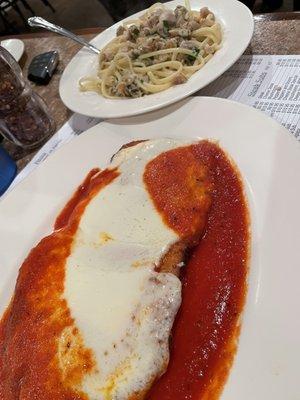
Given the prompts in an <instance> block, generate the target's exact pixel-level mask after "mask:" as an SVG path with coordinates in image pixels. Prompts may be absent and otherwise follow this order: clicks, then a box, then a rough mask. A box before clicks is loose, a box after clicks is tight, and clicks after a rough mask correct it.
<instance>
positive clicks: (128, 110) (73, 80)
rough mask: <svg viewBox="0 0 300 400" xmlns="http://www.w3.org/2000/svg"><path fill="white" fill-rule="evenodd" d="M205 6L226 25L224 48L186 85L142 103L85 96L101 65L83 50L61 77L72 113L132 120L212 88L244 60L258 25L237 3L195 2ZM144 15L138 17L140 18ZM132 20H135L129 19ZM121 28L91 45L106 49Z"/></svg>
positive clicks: (180, 0)
mask: <svg viewBox="0 0 300 400" xmlns="http://www.w3.org/2000/svg"><path fill="white" fill-rule="evenodd" d="M179 4H181V5H182V4H184V2H183V0H176V1H172V2H169V3H166V5H167V6H168V7H170V8H175V7H176V6H177V5H179ZM203 6H207V7H209V8H210V9H211V10H212V11H213V12H214V13H215V15H216V17H217V19H218V20H219V22H220V23H221V25H222V29H223V43H222V48H221V49H220V50H219V51H218V52H217V53H216V54H215V55H214V57H213V58H212V59H211V60H210V61H209V62H208V63H207V64H206V65H205V66H204V67H203V68H202V69H201V70H200V71H198V72H197V73H195V74H194V75H192V76H191V78H190V79H189V80H188V81H187V82H186V83H185V84H182V85H177V86H174V87H172V88H170V89H168V90H165V91H163V92H160V93H156V94H151V95H148V96H144V97H141V98H138V99H113V100H111V99H105V98H104V97H102V96H100V95H98V94H97V93H93V92H89V93H82V92H80V91H79V88H78V81H79V79H80V78H82V77H83V76H90V75H95V74H96V71H97V62H98V57H97V55H95V54H94V53H91V51H89V50H87V49H82V50H80V51H79V52H78V53H77V55H76V56H75V57H74V58H73V59H72V60H71V62H70V63H69V65H68V66H67V67H66V69H65V71H64V73H63V75H62V77H61V80H60V85H59V93H60V97H61V99H62V101H63V102H64V103H65V105H66V106H67V107H68V108H70V109H71V110H72V111H75V112H78V113H80V114H84V115H89V116H91V117H99V118H118V117H129V116H131V115H137V114H142V113H145V112H148V111H153V110H156V109H158V108H161V107H164V106H166V105H168V104H172V103H174V102H176V101H178V100H181V99H183V98H185V97H187V96H189V95H190V94H192V93H195V92H196V91H197V90H199V89H201V88H203V87H204V86H206V85H208V84H209V83H210V82H212V81H213V80H215V79H216V78H218V77H219V76H220V75H221V74H222V73H223V72H224V71H226V70H227V69H228V68H229V67H231V65H232V64H233V63H234V62H235V61H236V60H237V59H238V58H239V57H240V56H241V54H242V53H243V52H244V50H245V49H246V47H247V46H248V44H249V42H250V40H251V37H252V34H253V26H254V24H253V16H252V14H251V12H250V10H249V9H248V8H247V7H246V6H244V5H243V4H242V3H240V2H239V1H237V0H200V1H197V0H191V8H192V9H200V8H201V7H203ZM142 13H143V12H141V13H137V14H136V16H138V15H141V14H142ZM132 18H133V17H132V16H131V17H129V18H128V19H132ZM120 24H121V22H120V23H117V24H115V25H113V26H112V27H111V28H109V29H107V30H106V31H104V32H102V33H101V34H100V35H98V36H96V37H95V38H94V39H93V40H92V41H91V43H93V44H94V45H95V46H96V47H98V48H99V49H101V48H103V47H104V46H105V45H106V44H107V43H108V42H109V41H110V40H112V39H113V38H114V37H115V36H116V30H117V28H118V26H119V25H120Z"/></svg>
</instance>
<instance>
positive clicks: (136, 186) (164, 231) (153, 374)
mask: <svg viewBox="0 0 300 400" xmlns="http://www.w3.org/2000/svg"><path fill="white" fill-rule="evenodd" d="M224 185H225V186H224ZM247 255H248V219H247V207H246V204H245V199H244V195H243V189H242V184H241V180H240V178H239V175H238V172H237V171H236V169H235V167H233V165H232V163H231V161H229V160H228V158H227V157H226V155H225V154H224V152H223V151H222V150H221V149H220V148H219V146H218V145H217V144H215V143H213V142H209V141H206V140H202V141H198V142H192V141H188V140H173V139H157V140H148V141H142V142H136V143H133V144H132V145H130V146H124V148H122V149H121V150H120V151H119V152H118V153H117V154H116V155H115V156H114V157H113V159H112V161H111V163H110V165H109V166H108V168H107V169H105V170H103V171H99V170H98V169H95V170H92V171H91V172H90V174H89V175H88V177H87V178H86V180H85V182H83V184H82V185H81V186H80V187H79V188H78V190H77V192H76V193H75V194H74V196H73V197H72V199H71V200H70V201H69V202H68V204H67V205H66V207H65V208H64V209H63V211H62V212H61V214H60V215H59V216H58V218H57V220H56V224H55V229H54V231H53V233H52V234H51V235H49V236H47V237H45V238H44V239H42V240H41V241H40V243H39V244H38V245H37V246H36V247H35V248H34V249H33V250H32V251H31V252H30V253H29V255H28V257H27V258H26V260H25V262H24V263H23V265H22V266H21V269H20V272H19V276H18V280H17V284H16V288H15V293H14V296H13V298H12V300H11V303H10V305H9V307H8V309H7V311H6V312H5V314H4V316H3V317H2V320H1V323H0V399H1V400H15V399H20V400H32V399H39V400H49V399H52V400H56V399H65V400H71V399H72V400H81V399H82V400H139V399H151V400H152V399H153V400H158V399H159V400H164V399H166V400H167V399H178V400H180V399H186V398H189V399H195V400H196V399H197V400H198V399H199V398H205V397H204V396H207V394H208V393H210V394H209V397H207V398H210V399H212V398H214V397H213V395H212V393H214V396H217V395H218V394H219V393H220V391H221V388H222V384H223V383H224V382H225V379H226V376H227V374H228V371H229V367H230V365H231V363H232V359H233V355H234V351H235V347H236V340H237V334H238V327H239V317H240V314H241V311H242V307H243V303H244V297H245V288H246V273H247ZM180 306H181V308H180ZM179 308H180V310H179ZM178 310H179V312H178ZM176 315H177V317H176ZM175 318H176V320H175ZM174 320H175V323H174ZM171 338H172V340H171V341H170V339H171ZM209 343H212V344H211V345H210V347H207V346H208V344H209ZM200 396H202V397H200Z"/></svg>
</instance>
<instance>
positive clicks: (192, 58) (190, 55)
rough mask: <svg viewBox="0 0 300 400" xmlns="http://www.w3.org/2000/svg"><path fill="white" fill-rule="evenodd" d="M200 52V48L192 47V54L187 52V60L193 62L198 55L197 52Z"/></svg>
mask: <svg viewBox="0 0 300 400" xmlns="http://www.w3.org/2000/svg"><path fill="white" fill-rule="evenodd" d="M199 52H200V49H197V48H194V50H193V51H192V53H193V54H189V55H188V56H187V59H188V61H190V62H193V61H195V60H196V58H197V57H198V54H199Z"/></svg>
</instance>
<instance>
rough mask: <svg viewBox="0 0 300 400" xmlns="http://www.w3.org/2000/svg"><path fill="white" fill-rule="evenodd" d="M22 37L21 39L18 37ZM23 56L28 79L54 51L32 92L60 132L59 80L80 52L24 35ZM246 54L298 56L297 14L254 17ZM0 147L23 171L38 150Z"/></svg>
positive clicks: (48, 38)
mask: <svg viewBox="0 0 300 400" xmlns="http://www.w3.org/2000/svg"><path fill="white" fill-rule="evenodd" d="M100 31H101V29H99V28H92V29H88V30H81V31H79V32H77V33H79V34H81V35H82V36H83V37H84V38H85V39H88V40H90V39H92V38H93V37H94V36H95V35H96V34H97V33H99V32H100ZM20 37H21V36H20ZM22 40H23V41H24V43H25V54H24V56H23V58H22V59H21V63H20V64H21V67H22V69H23V71H24V75H25V76H27V68H28V65H29V63H30V61H31V60H32V58H33V57H34V56H35V55H37V54H40V53H42V52H45V51H50V50H57V51H58V52H59V55H60V63H59V67H58V69H57V70H56V73H55V75H54V76H53V78H52V80H51V82H50V83H49V84H48V85H47V86H37V85H35V84H32V86H33V88H34V90H35V91H36V92H37V93H38V94H40V95H41V96H42V97H43V98H44V100H45V101H46V103H47V105H48V107H49V109H50V113H51V114H52V116H53V117H54V119H55V121H56V128H57V129H59V128H60V127H61V126H62V125H63V124H64V123H65V122H66V121H67V119H68V118H69V117H70V115H71V111H69V110H68V109H67V108H66V107H65V106H64V105H63V103H62V102H61V100H60V98H59V93H58V84H59V79H60V77H61V75H62V72H63V70H64V68H65V67H66V65H67V64H68V62H69V61H70V60H71V58H72V57H73V56H74V55H75V54H76V52H77V51H78V50H79V49H80V46H79V45H77V44H76V43H74V42H72V41H70V40H68V39H65V38H63V37H59V36H55V35H53V34H50V33H37V34H28V35H23V36H22ZM245 54H300V13H297V12H295V13H282V14H280V13H277V14H262V15H257V16H255V30H254V35H253V38H252V40H251V43H250V45H249V47H248V48H247V49H246V51H245ZM2 146H3V147H4V148H6V150H7V151H8V152H9V153H10V155H11V156H12V157H13V158H14V159H15V160H16V161H17V165H18V169H19V170H20V169H22V168H23V167H24V166H25V165H26V164H27V163H28V162H29V161H30V159H31V158H32V157H33V155H34V154H35V153H36V151H37V150H38V149H35V150H30V151H29V150H23V149H21V148H19V147H17V146H15V145H13V144H12V143H9V142H8V141H7V140H5V139H4V140H3V142H2Z"/></svg>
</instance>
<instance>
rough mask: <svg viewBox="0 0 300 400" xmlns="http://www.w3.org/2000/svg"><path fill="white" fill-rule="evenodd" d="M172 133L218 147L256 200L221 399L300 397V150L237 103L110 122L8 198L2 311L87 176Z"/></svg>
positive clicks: (193, 102)
mask: <svg viewBox="0 0 300 400" xmlns="http://www.w3.org/2000/svg"><path fill="white" fill-rule="evenodd" d="M163 136H164V137H174V138H176V137H191V138H198V137H202V138H213V139H216V140H218V141H219V143H220V146H221V147H222V148H223V149H224V150H226V151H227V152H228V154H229V155H230V156H231V157H232V158H233V160H234V161H235V162H236V164H237V166H238V167H239V170H240V171H241V174H242V177H243V181H244V184H245V189H246V193H247V197H248V201H249V206H250V214H251V232H252V251H251V262H250V267H249V268H250V269H249V271H250V272H249V280H248V286H249V289H248V295H247V302H246V306H245V311H244V316H243V322H242V330H241V335H240V341H239V346H238V350H237V355H236V357H235V361H234V364H233V367H232V370H231V373H230V376H229V380H228V382H227V383H226V385H225V389H224V392H223V394H222V397H221V398H222V400H232V399H243V400H253V399H255V400H266V399H272V400H282V399H287V400H296V399H299V356H300V350H299V349H300V346H299V337H300V319H299V308H300V298H299V281H300V269H299V236H300V213H299V198H300V181H299V171H300V146H299V143H298V142H297V141H296V139H295V138H294V137H293V136H292V135H291V134H290V133H289V132H288V131H287V130H286V129H285V128H283V127H282V126H281V125H279V124H278V123H277V122H276V121H274V120H272V119H271V118H269V117H267V116H265V115H264V114H262V113H261V112H259V111H257V110H255V109H252V108H249V107H247V106H245V105H242V104H238V103H235V102H232V101H228V100H222V99H217V98H205V97H202V98H201V97H200V98H192V99H186V100H183V101H182V102H180V103H179V104H175V105H172V106H169V107H167V108H165V109H162V110H158V111H155V112H152V113H149V114H147V115H144V116H138V117H134V118H130V119H126V118H124V119H119V120H115V121H107V122H102V123H100V124H98V125H97V126H95V127H93V128H91V129H89V131H87V132H85V133H83V134H82V135H80V136H79V137H78V138H76V139H74V140H73V141H72V142H70V143H69V144H67V145H65V146H63V147H62V148H60V149H59V150H57V151H56V152H55V153H54V154H53V155H51V156H50V157H48V159H47V160H45V161H44V162H43V164H42V165H40V166H39V167H38V168H37V169H36V170H35V171H33V172H32V173H31V175H29V176H28V177H27V178H25V180H23V181H22V182H21V183H20V184H18V185H17V186H16V187H15V189H13V190H12V191H11V192H9V193H8V194H7V195H6V196H5V197H4V198H3V200H1V202H0V221H1V223H0V243H1V252H0V276H1V279H0V314H1V313H2V312H3V310H4V308H5V306H6V305H7V304H8V302H9V298H10V296H11V294H12V291H13V287H14V284H15V279H16V276H17V273H18V268H19V266H20V264H21V263H22V261H23V260H24V258H25V257H26V255H27V254H28V252H29V250H30V249H31V248H32V247H33V246H34V245H35V244H36V243H37V242H38V241H39V240H40V238H41V237H43V236H45V235H47V234H48V233H49V232H51V230H52V227H53V223H54V220H55V216H56V215H57V214H58V212H59V210H60V209H61V208H62V207H63V206H64V204H65V203H66V201H67V200H68V199H69V197H70V196H71V194H72V192H73V191H74V189H75V188H76V187H77V186H78V185H79V184H80V182H81V181H82V180H83V179H84V177H85V175H86V174H87V173H88V171H89V170H90V169H91V168H93V167H98V166H99V167H100V168H103V167H105V165H107V163H108V161H109V159H110V157H111V155H112V154H114V153H115V152H116V151H117V150H118V149H119V148H120V147H121V146H122V145H123V144H124V143H128V142H130V141H132V140H136V139H138V138H140V139H145V138H157V137H163ZM66 160H68V162H66ZM20 210H22V212H20Z"/></svg>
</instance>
